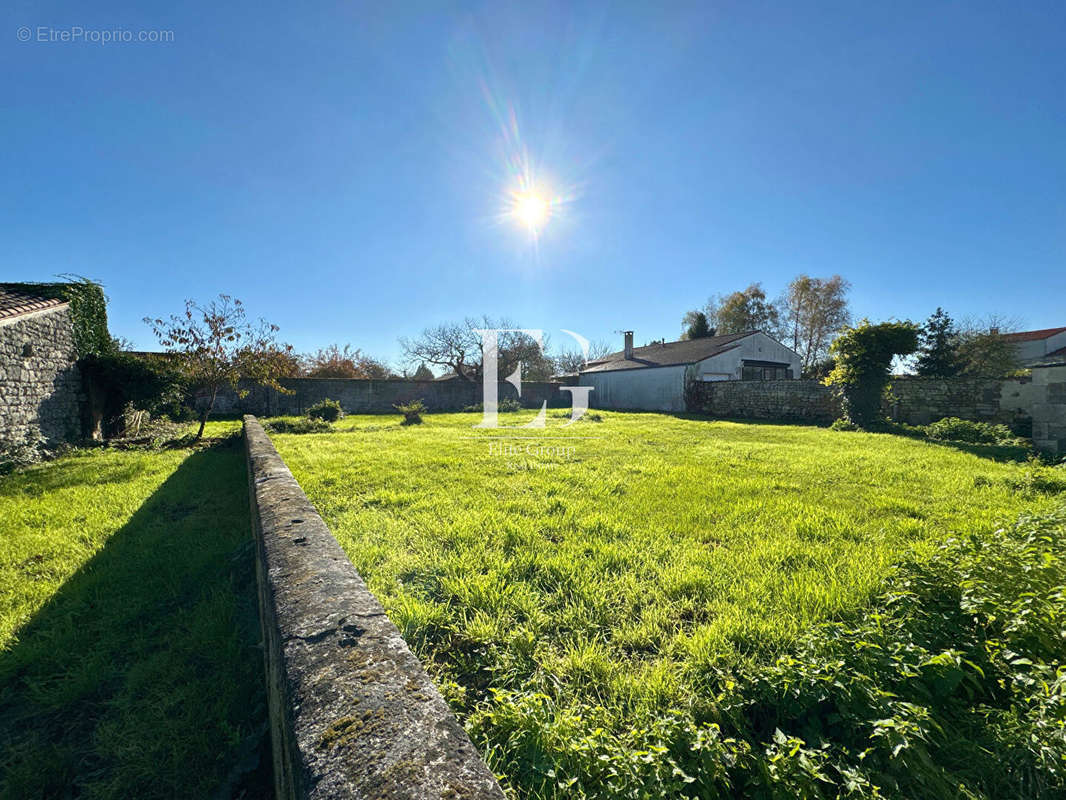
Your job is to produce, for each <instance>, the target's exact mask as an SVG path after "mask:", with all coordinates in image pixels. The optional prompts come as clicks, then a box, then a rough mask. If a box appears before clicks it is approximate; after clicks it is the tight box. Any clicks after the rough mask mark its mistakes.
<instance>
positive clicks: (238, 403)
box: [215, 378, 570, 417]
mask: <svg viewBox="0 0 1066 800" xmlns="http://www.w3.org/2000/svg"><path fill="white" fill-rule="evenodd" d="M281 385H282V386H284V387H285V388H286V389H289V390H290V391H291V392H292V393H291V394H284V393H282V392H278V391H276V390H274V389H270V388H267V387H263V386H254V385H251V384H249V385H248V386H245V387H244V388H245V389H247V390H248V395H247V396H245V397H243V398H241V397H239V396H238V395H237V394H236V393H234V392H223V393H220V394H219V396H218V398H217V399H216V401H215V412H216V413H218V414H233V413H241V414H255V415H257V416H261V417H267V416H278V415H283V414H303V413H305V412H306V411H307V409H308V408H310V407H311V406H313V405H314V404H315V403H318V402H320V401H322V400H325V399H326V398H329V399H330V400H336V401H337V402H338V403H340V404H341V408H343V409H344V412H345V413H346V414H358V413H364V414H365V413H375V412H382V411H394V409H393V406H394V405H395V404H396V403H409V402H411V401H412V400H421V401H422V402H423V403H425V404H426V407H427V408H428V409H429V410H431V411H460V410H462V409H463V408H464V407H466V406H471V405H476V404H478V403H480V402H481V392H482V389H481V382H480V381H478V382H476V383H475V382H471V381H462V380H449V381H405V380H386V381H369V380H351V379H332V378H287V379H285V380H283V381H281ZM561 385H562V384H558V383H534V382H528V383H527V382H525V381H523V382H522V397H521V398H519V397H518V393H517V392H516V391H515V388H514V387H513V386H511V384H509V383H503V382H501V383H500V385H499V398H500V399H501V400H503V399H506V398H511V399H520V400H521V402H522V404H523V405H528V406H536V407H537V408H539V407H540V405H541V403H542V402H544V401H545V400H547V401H548V406H549V407H550V408H569V407H570V394H569V393H568V392H562V391H560V388H559V387H560V386H561Z"/></svg>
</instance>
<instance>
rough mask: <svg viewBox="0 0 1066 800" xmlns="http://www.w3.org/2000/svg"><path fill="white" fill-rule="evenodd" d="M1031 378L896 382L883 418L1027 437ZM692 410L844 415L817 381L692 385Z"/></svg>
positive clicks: (827, 418) (783, 416)
mask: <svg viewBox="0 0 1066 800" xmlns="http://www.w3.org/2000/svg"><path fill="white" fill-rule="evenodd" d="M1035 391H1036V390H1035V387H1034V381H1033V379H1032V378H1009V379H1005V380H986V379H973V378H950V379H938V378H912V377H898V378H894V379H893V380H892V399H891V401H890V402H888V403H886V404H885V414H886V415H887V416H888V417H889V418H890V419H893V420H895V421H897V422H906V423H908V424H910V425H925V424H927V423H929V422H933V421H935V420H938V419H943V418H944V417H962V418H963V419H972V420H978V421H982V422H1002V423H1005V424H1008V425H1010V426H1011V427H1012V428H1014V429H1015V430H1016V431H1017V432H1019V433H1021V434H1023V435H1028V433H1029V429H1030V426H1031V424H1032V409H1033V406H1034V403H1035V402H1036V394H1035ZM689 409H690V410H692V411H697V412H700V413H704V414H710V415H711V416H715V417H722V418H736V419H771V420H795V421H802V422H815V423H821V424H825V423H829V422H832V421H833V420H834V419H836V418H837V417H838V416H839V415H840V408H839V404H838V403H837V401H836V399H835V398H834V397H833V394H832V392H831V391H830V389H829V388H828V387H826V386H823V385H822V384H821V383H820V382H818V381H813V380H794V381H714V382H704V383H693V384H691V385H690V388H689Z"/></svg>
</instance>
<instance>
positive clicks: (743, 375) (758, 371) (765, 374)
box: [740, 361, 792, 381]
mask: <svg viewBox="0 0 1066 800" xmlns="http://www.w3.org/2000/svg"><path fill="white" fill-rule="evenodd" d="M791 377H792V370H791V369H789V368H788V364H770V363H766V362H762V361H745V362H743V364H742V366H741V368H740V379H741V380H742V381H783V380H788V379H789V378H791Z"/></svg>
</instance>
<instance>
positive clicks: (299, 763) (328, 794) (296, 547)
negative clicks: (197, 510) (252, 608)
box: [244, 416, 503, 800]
mask: <svg viewBox="0 0 1066 800" xmlns="http://www.w3.org/2000/svg"><path fill="white" fill-rule="evenodd" d="M244 437H245V443H246V447H247V453H248V481H249V487H250V494H251V504H252V524H253V527H254V533H255V540H256V573H257V578H258V584H259V611H260V620H261V623H262V628H263V641H264V652H265V659H266V678H267V701H268V705H269V711H270V728H271V731H270V732H271V743H272V747H273V755H274V780H275V796H276V797H277V798H279V800H291V799H292V798H317V799H321V800H325V799H326V798H337V799H338V800H339V798H350V799H351V800H355V799H356V798H372V797H373V798H409V799H410V800H416V798H444V797H450V798H456V800H459V798H463V799H464V800H482V799H484V800H503V792H502V791H501V790H500V787H499V785H498V784H497V783H496V779H495V778H494V777H493V775H492V772H491V771H490V770H489V769H488V767H487V766H486V765H485V763H484V762H483V761H482V760H481V757H480V756H479V755H478V753H477V751H476V750H475V749H474V746H473V744H472V743H471V741H470V738H469V737H468V736H467V735H466V731H464V730H463V727H462V726H461V725H460V724H459V723H458V721H457V720H456V719H455V717H454V716H453V715H452V712H451V709H449V708H448V705H447V704H446V703H445V702H444V700H443V698H442V697H441V696H440V694H439V692H438V691H437V689H436V687H435V686H434V684H433V682H432V681H431V680H430V678H429V677H428V676H427V675H426V673H425V671H424V670H423V669H422V665H421V664H420V663H419V662H418V659H417V658H415V656H414V654H412V653H411V651H410V650H409V649H408V647H407V645H406V644H405V643H404V641H403V639H402V638H401V637H400V632H399V631H398V630H397V629H396V626H395V625H393V624H392V623H391V622H390V621H389V618H388V617H387V616H385V611H384V609H383V608H382V607H381V604H380V603H378V601H377V599H376V598H375V597H374V595H373V594H371V593H370V590H369V589H367V587H366V584H365V583H364V582H363V579H362V578H361V577H360V576H359V574H358V573H357V572H356V571H355V567H354V566H352V562H351V561H350V560H349V559H348V556H347V555H346V554H345V553H344V551H343V550H342V549H341V546H340V545H339V544H337V540H336V539H334V538H333V534H331V533H330V531H329V528H327V527H326V524H325V523H324V522H323V521H322V518H321V517H319V515H318V513H317V512H316V511H315V509H314V507H313V506H312V505H311V502H310V501H309V500H308V499H307V497H306V495H304V493H303V490H301V489H300V486H299V485H298V484H297V483H296V480H295V479H294V478H293V476H292V473H291V472H289V469H288V467H286V466H285V463H284V462H283V461H282V460H281V457H280V456H279V455H278V453H277V451H276V450H275V449H274V445H273V444H272V443H271V442H270V439H269V438H267V436H266V434H265V433H264V432H263V428H262V426H261V425H260V424H259V423H258V422H257V421H256V419H255V418H254V417H251V416H246V417H245V418H244Z"/></svg>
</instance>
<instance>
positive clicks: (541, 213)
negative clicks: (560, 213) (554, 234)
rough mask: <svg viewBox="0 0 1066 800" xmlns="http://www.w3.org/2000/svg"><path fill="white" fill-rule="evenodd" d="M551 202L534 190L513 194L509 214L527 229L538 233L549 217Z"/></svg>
mask: <svg viewBox="0 0 1066 800" xmlns="http://www.w3.org/2000/svg"><path fill="white" fill-rule="evenodd" d="M551 209H552V205H551V201H550V200H548V199H547V198H546V197H545V196H544V195H542V194H541V193H540V192H538V191H536V190H535V189H531V190H528V191H524V192H515V194H514V198H513V202H512V207H511V214H512V215H513V216H514V217H515V219H517V220H518V221H519V222H521V223H522V224H523V225H525V226H526V227H527V228H529V229H530V230H531V231H538V230H540V229H541V228H543V227H544V225H545V224H546V223H547V222H548V220H549V218H550V217H551Z"/></svg>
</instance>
